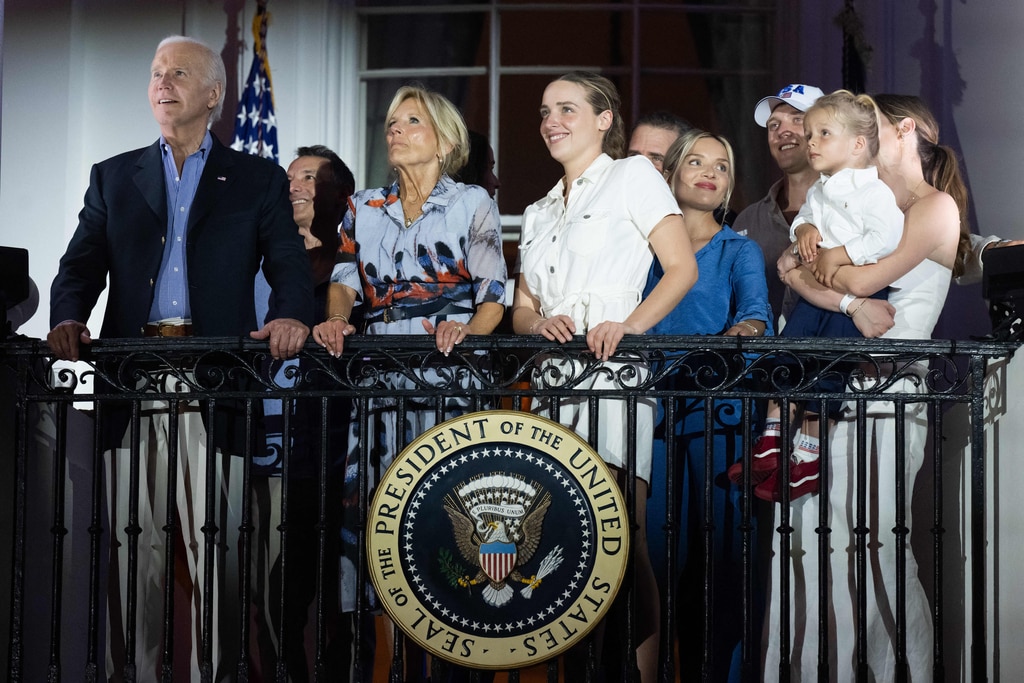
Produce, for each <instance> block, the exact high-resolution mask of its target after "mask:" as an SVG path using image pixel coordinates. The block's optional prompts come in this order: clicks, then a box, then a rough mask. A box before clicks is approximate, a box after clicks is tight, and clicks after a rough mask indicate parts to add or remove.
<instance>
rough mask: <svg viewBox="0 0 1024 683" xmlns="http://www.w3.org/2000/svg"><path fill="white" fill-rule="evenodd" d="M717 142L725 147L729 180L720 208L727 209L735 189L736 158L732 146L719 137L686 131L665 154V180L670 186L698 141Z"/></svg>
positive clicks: (692, 130)
mask: <svg viewBox="0 0 1024 683" xmlns="http://www.w3.org/2000/svg"><path fill="white" fill-rule="evenodd" d="M705 138H707V139H709V140H717V141H718V142H720V143H721V144H722V147H725V158H726V160H728V162H729V170H728V172H727V174H726V175H727V176H728V178H729V186H728V187H727V188H725V196H724V197H722V208H723V209H727V208H729V200H730V199H731V198H732V190H733V188H734V187H736V157H735V155H734V154H733V151H732V145H731V144H729V141H728V140H727V139H725V138H724V137H723V136H721V135H715V134H714V133H709V132H707V131H706V130H700V129H697V128H691V129H690V130H688V131H686V132H685V133H683V134H682V135H680V136H679V137H678V138H676V141H675V142H673V143H672V146H671V147H669V148H668V151H667V152H665V179H666V180H668V183H669V185H671V184H672V177H673V176H674V175H675V174H676V171H677V170H679V166H680V164H682V161H683V159H684V158H686V155H687V154H689V153H690V150H692V149H693V146H694V145H696V144H697V142H698V141H699V140H703V139H705Z"/></svg>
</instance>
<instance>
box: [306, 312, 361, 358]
mask: <svg viewBox="0 0 1024 683" xmlns="http://www.w3.org/2000/svg"><path fill="white" fill-rule="evenodd" d="M355 333H356V326H355V325H353V324H352V323H350V322H349V321H348V319H347V318H345V317H344V316H335V317H333V318H331V319H329V320H327V321H325V322H322V323H320V324H319V325H317V326H316V327H314V328H313V341H315V342H316V343H317V344H319V345H320V346H322V347H324V349H326V351H327V353H329V354H331V355H332V356H333V357H335V358H338V357H339V356H340V355H341V352H342V351H344V350H345V337H347V336H349V335H351V334H355Z"/></svg>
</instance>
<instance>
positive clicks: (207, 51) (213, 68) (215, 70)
mask: <svg viewBox="0 0 1024 683" xmlns="http://www.w3.org/2000/svg"><path fill="white" fill-rule="evenodd" d="M175 43H188V44H189V45H195V46H196V47H198V48H199V52H200V54H201V55H202V59H203V67H204V68H203V72H204V76H205V77H206V81H205V85H207V86H210V87H212V86H213V85H214V84H217V83H219V84H220V97H219V98H218V99H217V104H215V105H214V107H213V109H211V110H210V119H209V123H211V124H212V123H216V122H217V121H218V120H219V119H220V113H221V111H222V110H223V109H224V92H225V90H226V88H227V81H228V76H227V71H226V70H225V68H224V60H223V59H221V57H220V55H219V54H217V53H216V52H214V51H213V48H211V47H210V46H209V45H207V44H206V43H204V42H202V41H201V40H196V39H195V38H189V37H188V36H167V37H166V38H164V39H163V40H161V41H160V44H159V45H157V46H156V49H157V52H159V51H160V48H162V47H164V46H165V45H173V44H175Z"/></svg>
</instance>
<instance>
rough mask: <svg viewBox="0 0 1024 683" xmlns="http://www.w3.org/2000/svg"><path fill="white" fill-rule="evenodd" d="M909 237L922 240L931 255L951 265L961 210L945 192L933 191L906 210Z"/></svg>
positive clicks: (906, 230)
mask: <svg viewBox="0 0 1024 683" xmlns="http://www.w3.org/2000/svg"><path fill="white" fill-rule="evenodd" d="M904 230H905V233H906V236H907V237H908V238H909V239H912V240H914V241H917V242H919V243H920V244H921V245H922V246H923V247H925V250H926V251H927V253H928V258H930V259H931V260H933V261H936V262H938V263H941V264H943V265H946V266H950V267H951V266H952V263H953V259H954V258H955V257H956V249H957V243H958V242H959V240H960V210H959V208H958V207H957V205H956V202H955V201H954V200H953V198H952V197H950V196H949V195H948V194H946V193H945V192H941V191H935V192H931V193H929V194H927V195H925V196H924V197H921V199H919V200H917V201H916V202H915V203H914V205H913V206H911V207H910V209H909V210H907V217H906V223H905V227H904Z"/></svg>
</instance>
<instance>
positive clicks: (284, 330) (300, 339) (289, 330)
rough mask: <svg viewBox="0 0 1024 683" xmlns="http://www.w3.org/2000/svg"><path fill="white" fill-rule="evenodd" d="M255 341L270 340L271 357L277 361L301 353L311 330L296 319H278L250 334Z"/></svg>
mask: <svg viewBox="0 0 1024 683" xmlns="http://www.w3.org/2000/svg"><path fill="white" fill-rule="evenodd" d="M249 336H250V337H252V338H253V339H267V338H268V337H269V339H270V355H271V356H272V357H274V358H275V359H277V360H280V359H282V358H291V357H292V356H294V355H295V354H297V353H298V352H299V350H300V349H301V348H302V345H303V344H305V343H306V338H307V337H308V336H309V328H308V327H306V325H305V324H304V323H302V322H301V321H299V320H295V319H294V318H277V319H275V320H271V321H269V322H268V323H267V324H266V325H264V326H263V327H262V329H259V330H256V331H255V332H250V333H249Z"/></svg>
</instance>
